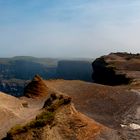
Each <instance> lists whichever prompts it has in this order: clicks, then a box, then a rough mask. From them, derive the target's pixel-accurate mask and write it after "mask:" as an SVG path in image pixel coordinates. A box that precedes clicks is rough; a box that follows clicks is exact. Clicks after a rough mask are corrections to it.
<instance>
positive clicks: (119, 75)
mask: <svg viewBox="0 0 140 140" xmlns="http://www.w3.org/2000/svg"><path fill="white" fill-rule="evenodd" d="M92 67H93V70H94V72H93V76H92V77H93V80H94V81H95V82H97V83H101V84H107V85H121V84H128V83H130V82H132V81H133V80H137V79H140V55H138V54H137V55H134V54H127V53H112V54H109V55H107V56H102V57H100V58H98V59H96V60H95V61H94V62H93V63H92Z"/></svg>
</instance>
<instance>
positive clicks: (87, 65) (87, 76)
mask: <svg viewBox="0 0 140 140" xmlns="http://www.w3.org/2000/svg"><path fill="white" fill-rule="evenodd" d="M56 74H57V78H58V79H65V80H83V81H92V76H91V75H92V66H91V62H89V61H77V60H73V61H72V60H63V61H59V62H58V66H57V70H56Z"/></svg>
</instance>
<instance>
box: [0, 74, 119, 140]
mask: <svg viewBox="0 0 140 140" xmlns="http://www.w3.org/2000/svg"><path fill="white" fill-rule="evenodd" d="M35 81H37V83H36V82H35ZM37 84H38V85H39V86H37ZM30 85H32V86H33V85H34V89H35V90H32V91H31V90H25V91H26V94H27V95H28V96H30V98H27V97H22V98H20V99H17V98H15V97H12V96H9V95H4V96H5V99H4V100H5V102H6V100H9V101H11V102H8V104H6V103H4V102H3V105H4V106H2V107H1V109H0V110H3V109H4V108H8V107H9V106H10V107H12V108H17V109H13V110H11V111H12V113H13V114H14V115H12V114H10V115H9V117H10V119H9V118H8V117H7V116H8V114H9V112H8V111H5V114H6V115H5V117H4V116H1V118H4V119H5V121H6V122H4V125H3V126H0V130H1V129H2V130H3V131H1V135H0V137H1V138H2V137H3V136H4V135H5V134H6V132H7V131H8V130H9V129H10V128H11V127H12V126H13V128H12V129H11V130H10V131H9V132H8V133H7V136H6V137H5V138H4V139H5V140H9V139H11V140H12V139H13V140H17V139H21V140H22V139H29V140H34V139H37V140H38V139H42V140H58V139H60V140H70V139H78V140H83V139H85V140H86V139H87V140H90V139H91V140H92V139H101V138H104V137H106V138H107V139H109V140H112V138H113V137H116V138H118V137H119V136H118V135H117V133H116V131H114V130H113V129H110V128H107V127H105V126H104V125H102V124H100V123H98V122H96V121H94V120H93V119H90V118H88V117H87V116H85V115H83V114H82V113H80V112H79V111H77V110H76V109H75V107H74V105H73V103H72V99H71V97H69V96H67V95H64V94H62V93H61V92H60V91H56V90H53V89H52V88H51V87H50V86H49V85H47V84H46V83H45V81H43V80H42V79H41V78H40V77H39V76H36V77H35V78H34V79H33V80H32V81H31V83H29V85H28V86H27V87H28V88H27V89H30V88H29V87H30ZM43 85H44V86H45V87H47V88H40V87H44V86H43ZM32 86H31V87H32ZM39 90H40V91H42V92H39V94H38V91H39ZM43 93H44V94H43ZM46 93H47V94H46ZM31 95H32V96H31ZM1 96H2V95H1V94H0V99H3V98H2V97H1ZM15 100H17V101H16V104H14V101H15ZM9 109H10V108H9ZM1 122H2V121H1V120H0V123H1ZM10 123H11V125H9V124H10ZM7 124H8V126H7ZM18 124H20V126H19V125H18Z"/></svg>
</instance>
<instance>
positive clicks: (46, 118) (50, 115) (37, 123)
mask: <svg viewBox="0 0 140 140" xmlns="http://www.w3.org/2000/svg"><path fill="white" fill-rule="evenodd" d="M53 120H54V112H49V111H43V112H42V113H41V114H40V115H38V116H37V117H36V119H35V120H33V121H31V122H30V123H28V124H26V125H25V126H21V125H16V126H15V127H13V128H12V129H11V130H10V131H9V132H8V134H7V136H12V135H15V134H19V133H24V132H27V131H28V130H29V129H33V128H40V127H43V126H45V125H47V124H51V122H52V121H53Z"/></svg>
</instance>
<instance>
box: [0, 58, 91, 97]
mask: <svg viewBox="0 0 140 140" xmlns="http://www.w3.org/2000/svg"><path fill="white" fill-rule="evenodd" d="M91 62H92V60H91V59H82V58H79V59H73V58H72V59H69V60H65V59H62V60H61V59H53V58H36V57H32V56H15V57H12V58H0V91H3V92H6V93H9V94H12V95H15V96H20V95H22V94H23V88H24V87H25V85H26V83H28V81H29V80H31V79H32V78H33V77H34V76H35V75H36V74H39V75H40V76H41V77H43V78H44V79H58V78H59V79H65V80H83V81H89V82H90V81H92V76H91V75H92V66H91Z"/></svg>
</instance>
